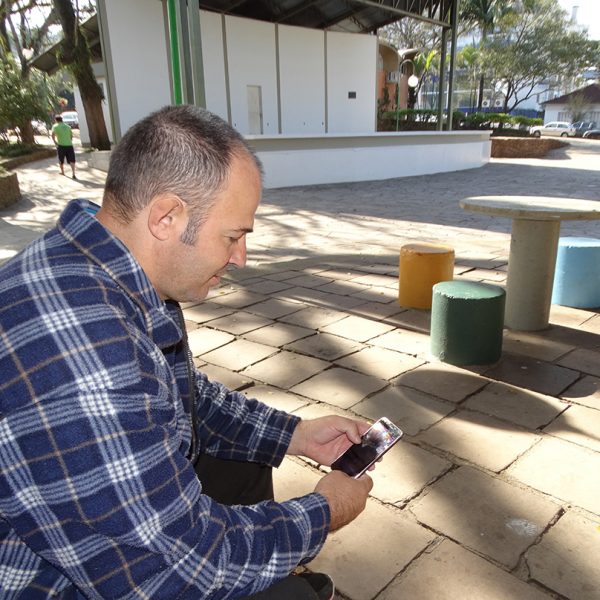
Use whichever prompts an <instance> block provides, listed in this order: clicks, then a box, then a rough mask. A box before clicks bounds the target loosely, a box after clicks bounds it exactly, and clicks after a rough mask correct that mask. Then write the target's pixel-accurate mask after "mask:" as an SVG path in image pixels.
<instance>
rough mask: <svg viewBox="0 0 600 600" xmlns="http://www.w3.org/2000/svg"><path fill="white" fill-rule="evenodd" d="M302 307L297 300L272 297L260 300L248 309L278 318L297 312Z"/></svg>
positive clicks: (256, 313) (265, 316)
mask: <svg viewBox="0 0 600 600" xmlns="http://www.w3.org/2000/svg"><path fill="white" fill-rule="evenodd" d="M301 308H302V306H301V305H299V304H298V303H296V302H288V301H287V300H283V299H281V298H270V299H269V300H266V301H265V302H259V303H257V304H253V305H252V306H249V307H248V308H247V310H248V311H249V312H251V313H254V314H255V315H260V316H261V317H264V318H266V319H278V318H279V317H283V316H284V315H289V314H290V313H294V312H297V311H299V310H300V309H301Z"/></svg>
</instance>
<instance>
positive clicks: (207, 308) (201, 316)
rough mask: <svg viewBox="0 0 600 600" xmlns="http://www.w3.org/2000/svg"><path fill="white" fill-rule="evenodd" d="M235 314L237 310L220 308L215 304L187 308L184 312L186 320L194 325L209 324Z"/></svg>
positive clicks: (208, 303)
mask: <svg viewBox="0 0 600 600" xmlns="http://www.w3.org/2000/svg"><path fill="white" fill-rule="evenodd" d="M234 312H235V309H233V308H228V307H226V306H220V305H218V304H214V303H213V302H202V303H201V304H196V305H195V306H190V307H186V308H185V309H184V311H183V314H184V315H185V318H186V319H189V320H190V321H193V322H194V323H207V322H209V321H213V320H214V319H218V318H219V317H224V316H225V315H231V314H233V313H234Z"/></svg>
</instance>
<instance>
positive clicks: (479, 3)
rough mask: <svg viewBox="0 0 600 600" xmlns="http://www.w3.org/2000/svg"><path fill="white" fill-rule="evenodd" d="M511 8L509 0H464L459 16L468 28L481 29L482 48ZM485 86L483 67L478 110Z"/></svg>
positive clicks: (481, 103) (480, 78) (480, 45)
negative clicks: (498, 22)
mask: <svg viewBox="0 0 600 600" xmlns="http://www.w3.org/2000/svg"><path fill="white" fill-rule="evenodd" d="M511 10H512V7H511V6H510V5H509V3H508V1H507V0H463V2H462V3H461V5H460V15H459V18H460V20H461V23H462V25H463V26H464V27H465V28H466V29H467V30H468V29H473V28H477V29H478V30H479V35H480V39H479V48H480V49H481V50H482V49H483V48H485V46H486V43H487V40H488V36H489V35H490V34H491V33H493V31H494V28H495V26H496V23H497V21H498V20H499V19H501V18H502V17H504V16H505V15H506V14H508V13H509V12H510V11H511ZM484 88H485V72H484V69H483V68H482V69H481V72H480V75H479V96H478V98H477V110H478V111H481V108H482V106H483V94H484Z"/></svg>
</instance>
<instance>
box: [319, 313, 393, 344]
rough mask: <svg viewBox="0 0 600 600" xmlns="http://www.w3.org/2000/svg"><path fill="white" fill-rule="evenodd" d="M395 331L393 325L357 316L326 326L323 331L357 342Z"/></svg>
mask: <svg viewBox="0 0 600 600" xmlns="http://www.w3.org/2000/svg"><path fill="white" fill-rule="evenodd" d="M392 329H394V326H393V325H388V324H386V323H381V322H379V321H375V320H373V319H366V318H364V317H359V316H356V315H350V316H348V317H346V318H344V319H341V320H340V321H336V322H335V323H331V324H330V325H326V326H325V327H323V328H322V329H321V331H323V332H325V333H331V334H333V335H339V336H341V337H344V338H347V339H349V340H354V341H356V342H366V341H367V340H370V339H371V338H374V337H377V336H378V335H381V334H383V333H387V332H388V331H391V330H392Z"/></svg>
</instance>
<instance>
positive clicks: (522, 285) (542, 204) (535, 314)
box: [460, 196, 600, 331]
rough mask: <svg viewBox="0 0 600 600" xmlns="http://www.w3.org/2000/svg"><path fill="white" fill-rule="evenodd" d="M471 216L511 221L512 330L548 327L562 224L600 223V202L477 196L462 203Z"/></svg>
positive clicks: (508, 299)
mask: <svg viewBox="0 0 600 600" xmlns="http://www.w3.org/2000/svg"><path fill="white" fill-rule="evenodd" d="M460 206H461V207H462V208H464V209H465V210H469V211H472V212H478V213H485V214H488V215H494V216H498V217H509V218H511V219H512V220H513V221H512V234H511V241H510V255H509V258H508V278H507V282H506V312H505V320H504V324H505V325H506V327H508V328H509V329H517V330H521V331H537V330H540V329H545V328H546V327H547V326H548V319H549V316H550V299H551V297H552V284H553V281H554V268H555V266H556V253H557V249H558V236H559V231H560V222H561V221H565V220H592V219H600V200H599V201H598V202H595V201H593V200H579V199H575V198H546V197H538V196H474V197H470V198H466V199H464V200H462V201H461V202H460Z"/></svg>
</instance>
